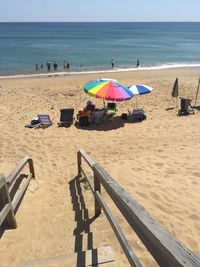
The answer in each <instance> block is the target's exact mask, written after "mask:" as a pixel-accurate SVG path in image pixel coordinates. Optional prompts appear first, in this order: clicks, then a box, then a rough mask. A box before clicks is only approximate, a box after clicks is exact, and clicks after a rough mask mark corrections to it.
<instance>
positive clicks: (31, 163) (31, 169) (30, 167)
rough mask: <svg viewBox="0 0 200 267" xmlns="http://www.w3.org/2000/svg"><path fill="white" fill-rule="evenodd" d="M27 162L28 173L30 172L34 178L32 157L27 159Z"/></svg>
mask: <svg viewBox="0 0 200 267" xmlns="http://www.w3.org/2000/svg"><path fill="white" fill-rule="evenodd" d="M28 164H29V170H30V173H31V174H32V178H35V170H34V166H33V160H32V158H29V159H28Z"/></svg>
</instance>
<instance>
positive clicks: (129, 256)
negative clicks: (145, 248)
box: [81, 167, 142, 267]
mask: <svg viewBox="0 0 200 267" xmlns="http://www.w3.org/2000/svg"><path fill="white" fill-rule="evenodd" d="M81 171H82V172H83V174H84V176H85V178H86V180H87V182H88V184H89V187H90V189H91V191H92V193H93V195H94V198H95V199H96V201H98V203H99V206H100V207H102V209H103V211H104V213H105V215H106V217H107V219H108V221H109V223H110V224H111V227H112V229H113V231H114V233H115V235H116V237H117V239H118V240H119V243H120V245H121V247H122V249H123V251H124V253H125V254H126V256H127V259H128V260H129V262H130V264H131V266H135V267H141V266H142V265H141V264H140V262H139V261H138V259H137V257H136V255H135V254H134V252H133V250H132V248H131V247H130V245H129V243H128V241H127V240H126V238H125V236H124V234H123V232H122V230H121V228H120V227H119V225H118V223H117V221H116V220H115V218H114V216H113V215H112V213H111V212H110V210H109V208H108V206H107V204H106V203H105V201H104V200H103V198H102V196H101V194H100V192H98V191H95V190H94V188H93V186H92V183H91V181H90V179H89V177H88V175H87V173H86V172H85V171H84V170H83V168H82V167H81Z"/></svg>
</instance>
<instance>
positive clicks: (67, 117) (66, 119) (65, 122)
mask: <svg viewBox="0 0 200 267" xmlns="http://www.w3.org/2000/svg"><path fill="white" fill-rule="evenodd" d="M73 120H74V109H73V108H66V109H61V110H60V121H59V122H58V126H60V127H62V126H64V127H70V126H71V124H72V123H73Z"/></svg>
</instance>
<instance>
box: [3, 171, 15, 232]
mask: <svg viewBox="0 0 200 267" xmlns="http://www.w3.org/2000/svg"><path fill="white" fill-rule="evenodd" d="M0 181H1V186H2V185H3V183H4V185H3V186H2V187H1V188H0V207H2V208H3V207H4V206H5V205H6V204H9V205H10V208H9V209H10V211H9V212H8V213H7V216H6V218H5V220H4V222H3V225H4V226H6V227H8V228H17V223H16V220H15V215H14V211H13V207H12V202H11V199H10V195H9V190H8V185H7V183H6V180H5V178H4V177H2V176H0Z"/></svg>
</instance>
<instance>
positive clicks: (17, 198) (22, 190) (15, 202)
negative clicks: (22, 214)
mask: <svg viewBox="0 0 200 267" xmlns="http://www.w3.org/2000/svg"><path fill="white" fill-rule="evenodd" d="M31 179H32V173H30V174H29V176H28V177H27V178H26V182H25V183H24V184H23V186H22V187H21V188H20V189H19V190H18V191H17V192H16V194H15V196H14V198H13V200H12V206H13V210H15V209H16V207H17V205H18V203H19V202H20V200H21V198H22V196H23V195H24V193H25V191H26V189H27V187H28V185H29V183H30V181H31Z"/></svg>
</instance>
